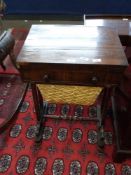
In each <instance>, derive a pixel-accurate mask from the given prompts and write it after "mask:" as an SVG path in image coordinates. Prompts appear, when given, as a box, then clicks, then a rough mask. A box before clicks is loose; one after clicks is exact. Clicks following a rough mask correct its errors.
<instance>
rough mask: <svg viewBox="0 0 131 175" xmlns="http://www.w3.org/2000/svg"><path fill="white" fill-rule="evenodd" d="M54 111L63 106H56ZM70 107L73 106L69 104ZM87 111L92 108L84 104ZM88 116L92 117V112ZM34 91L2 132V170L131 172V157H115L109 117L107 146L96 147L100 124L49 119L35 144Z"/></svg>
mask: <svg viewBox="0 0 131 175" xmlns="http://www.w3.org/2000/svg"><path fill="white" fill-rule="evenodd" d="M54 106H55V107H54V108H53V110H52V109H51V108H49V109H50V110H48V113H49V114H50V113H51V114H54V113H55V111H57V110H58V109H59V111H60V114H59V115H62V106H59V105H54ZM70 107H72V106H71V105H70ZM83 109H84V110H85V111H88V112H89V111H90V109H89V107H87V106H83ZM89 117H92V115H90V116H89ZM36 124H37V123H36V115H35V112H34V104H33V102H32V92H31V90H30V89H29V90H28V92H27V94H26V97H25V100H24V102H23V105H22V107H21V109H20V112H19V114H18V118H17V120H16V121H14V122H12V123H11V124H10V125H9V127H8V129H7V130H5V131H4V132H3V133H2V134H1V135H0V154H1V156H0V173H3V174H6V175H7V174H8V175H14V174H27V175H31V174H36V175H38V174H39V175H41V174H45V175H51V174H53V175H58V174H59V175H62V174H64V175H66V174H74V175H98V174H100V175H105V174H106V175H115V174H116V175H130V174H131V160H129V159H128V160H125V161H124V162H123V163H122V164H117V163H114V162H113V160H112V154H113V148H114V134H113V129H112V125H111V121H110V118H109V117H107V120H106V127H105V128H106V131H105V149H104V152H103V153H100V152H98V149H97V123H96V122H89V121H82V120H79V121H76V120H64V119H51V118H47V120H46V123H45V129H44V134H43V141H42V144H41V145H40V146H38V145H36V144H35V141H34V140H35V133H36V129H37V125H36Z"/></svg>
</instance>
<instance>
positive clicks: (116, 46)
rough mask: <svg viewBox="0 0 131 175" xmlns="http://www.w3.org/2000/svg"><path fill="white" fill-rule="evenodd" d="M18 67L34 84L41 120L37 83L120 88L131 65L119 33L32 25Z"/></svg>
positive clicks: (34, 93)
mask: <svg viewBox="0 0 131 175" xmlns="http://www.w3.org/2000/svg"><path fill="white" fill-rule="evenodd" d="M17 64H18V66H19V70H20V72H21V76H22V78H23V80H25V81H29V82H31V84H32V89H33V96H34V101H35V107H36V112H37V116H38V120H41V115H42V114H43V113H41V107H42V105H43V102H42V100H41V96H40V93H39V91H38V89H37V88H36V86H35V84H36V83H48V84H69V85H89V86H102V87H105V86H107V85H114V84H119V83H120V81H121V78H122V75H123V72H124V70H125V68H126V67H127V65H128V63H127V59H126V56H125V53H124V51H123V48H122V45H121V43H120V40H119V37H118V35H117V32H116V31H113V30H112V29H108V28H105V27H87V26H84V25H74V26H73V25H33V26H32V27H31V29H30V32H29V34H28V36H27V39H26V41H25V43H24V46H23V48H22V50H21V52H20V54H19V56H18V59H17ZM104 104H106V103H104ZM102 109H103V110H104V111H105V109H106V106H105V107H102ZM102 113H103V115H106V114H105V112H103V111H102Z"/></svg>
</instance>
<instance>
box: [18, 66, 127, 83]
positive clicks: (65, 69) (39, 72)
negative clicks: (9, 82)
mask: <svg viewBox="0 0 131 175" xmlns="http://www.w3.org/2000/svg"><path fill="white" fill-rule="evenodd" d="M34 69H35V71H34ZM21 70H22V71H21V73H22V77H23V79H24V80H27V81H35V82H39V83H48V84H73V85H75V84H79V85H90V86H104V85H107V84H118V83H119V82H120V80H121V77H122V74H123V71H124V69H118V68H111V67H102V66H101V67H100V66H82V65H77V66H76V65H75V66H74V65H55V66H54V65H53V67H52V66H51V65H46V66H43V65H42V66H41V65H35V67H34V66H30V67H28V68H26V66H24V68H23V69H22V68H21Z"/></svg>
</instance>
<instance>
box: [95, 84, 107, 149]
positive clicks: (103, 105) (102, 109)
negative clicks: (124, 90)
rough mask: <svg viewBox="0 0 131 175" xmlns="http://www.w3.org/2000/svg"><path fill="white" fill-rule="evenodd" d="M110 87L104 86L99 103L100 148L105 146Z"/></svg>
mask: <svg viewBox="0 0 131 175" xmlns="http://www.w3.org/2000/svg"><path fill="white" fill-rule="evenodd" d="M109 92H110V88H109V87H104V89H103V91H102V94H101V99H100V104H98V105H97V117H98V119H99V127H98V146H99V147H100V148H104V144H105V143H104V140H105V134H104V122H105V117H106V115H107V109H108V102H109Z"/></svg>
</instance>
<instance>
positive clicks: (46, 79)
mask: <svg viewBox="0 0 131 175" xmlns="http://www.w3.org/2000/svg"><path fill="white" fill-rule="evenodd" d="M43 80H44V82H48V81H49V76H48V74H45V75H44V77H43Z"/></svg>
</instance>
